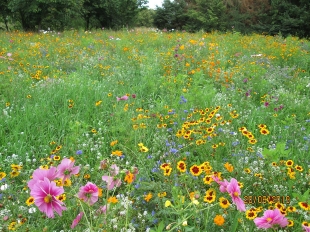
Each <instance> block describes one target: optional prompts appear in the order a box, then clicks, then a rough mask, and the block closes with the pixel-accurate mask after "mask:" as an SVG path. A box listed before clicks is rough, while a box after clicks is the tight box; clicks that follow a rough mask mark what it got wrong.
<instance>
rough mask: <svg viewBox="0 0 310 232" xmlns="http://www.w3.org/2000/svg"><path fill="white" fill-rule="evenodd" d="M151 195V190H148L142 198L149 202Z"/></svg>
mask: <svg viewBox="0 0 310 232" xmlns="http://www.w3.org/2000/svg"><path fill="white" fill-rule="evenodd" d="M152 197H153V194H152V193H151V192H149V193H148V194H147V195H145V196H144V200H145V201H146V202H149V201H150V200H151V199H152Z"/></svg>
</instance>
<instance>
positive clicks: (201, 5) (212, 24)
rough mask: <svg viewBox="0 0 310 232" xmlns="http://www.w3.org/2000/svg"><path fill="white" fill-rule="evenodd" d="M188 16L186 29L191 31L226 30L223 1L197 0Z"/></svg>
mask: <svg viewBox="0 0 310 232" xmlns="http://www.w3.org/2000/svg"><path fill="white" fill-rule="evenodd" d="M187 16H188V22H187V24H186V28H187V30H190V31H197V30H200V29H204V30H205V31H211V30H225V28H226V17H225V5H224V3H223V0H195V1H193V2H192V7H191V8H190V9H189V10H188V12H187Z"/></svg>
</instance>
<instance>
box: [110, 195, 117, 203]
mask: <svg viewBox="0 0 310 232" xmlns="http://www.w3.org/2000/svg"><path fill="white" fill-rule="evenodd" d="M108 202H109V203H113V204H116V203H117V202H118V199H117V198H116V197H114V196H113V197H109V198H108Z"/></svg>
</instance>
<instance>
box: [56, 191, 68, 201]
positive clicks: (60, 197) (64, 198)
mask: <svg viewBox="0 0 310 232" xmlns="http://www.w3.org/2000/svg"><path fill="white" fill-rule="evenodd" d="M56 199H57V200H60V201H65V200H66V199H67V197H66V194H65V193H63V194H61V195H59V196H57V197H56Z"/></svg>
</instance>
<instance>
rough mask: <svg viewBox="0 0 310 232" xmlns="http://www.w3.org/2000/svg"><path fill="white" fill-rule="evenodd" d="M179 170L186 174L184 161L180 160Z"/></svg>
mask: <svg viewBox="0 0 310 232" xmlns="http://www.w3.org/2000/svg"><path fill="white" fill-rule="evenodd" d="M177 169H178V170H179V171H180V172H186V163H185V162H184V161H182V160H180V161H179V162H178V163H177Z"/></svg>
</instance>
